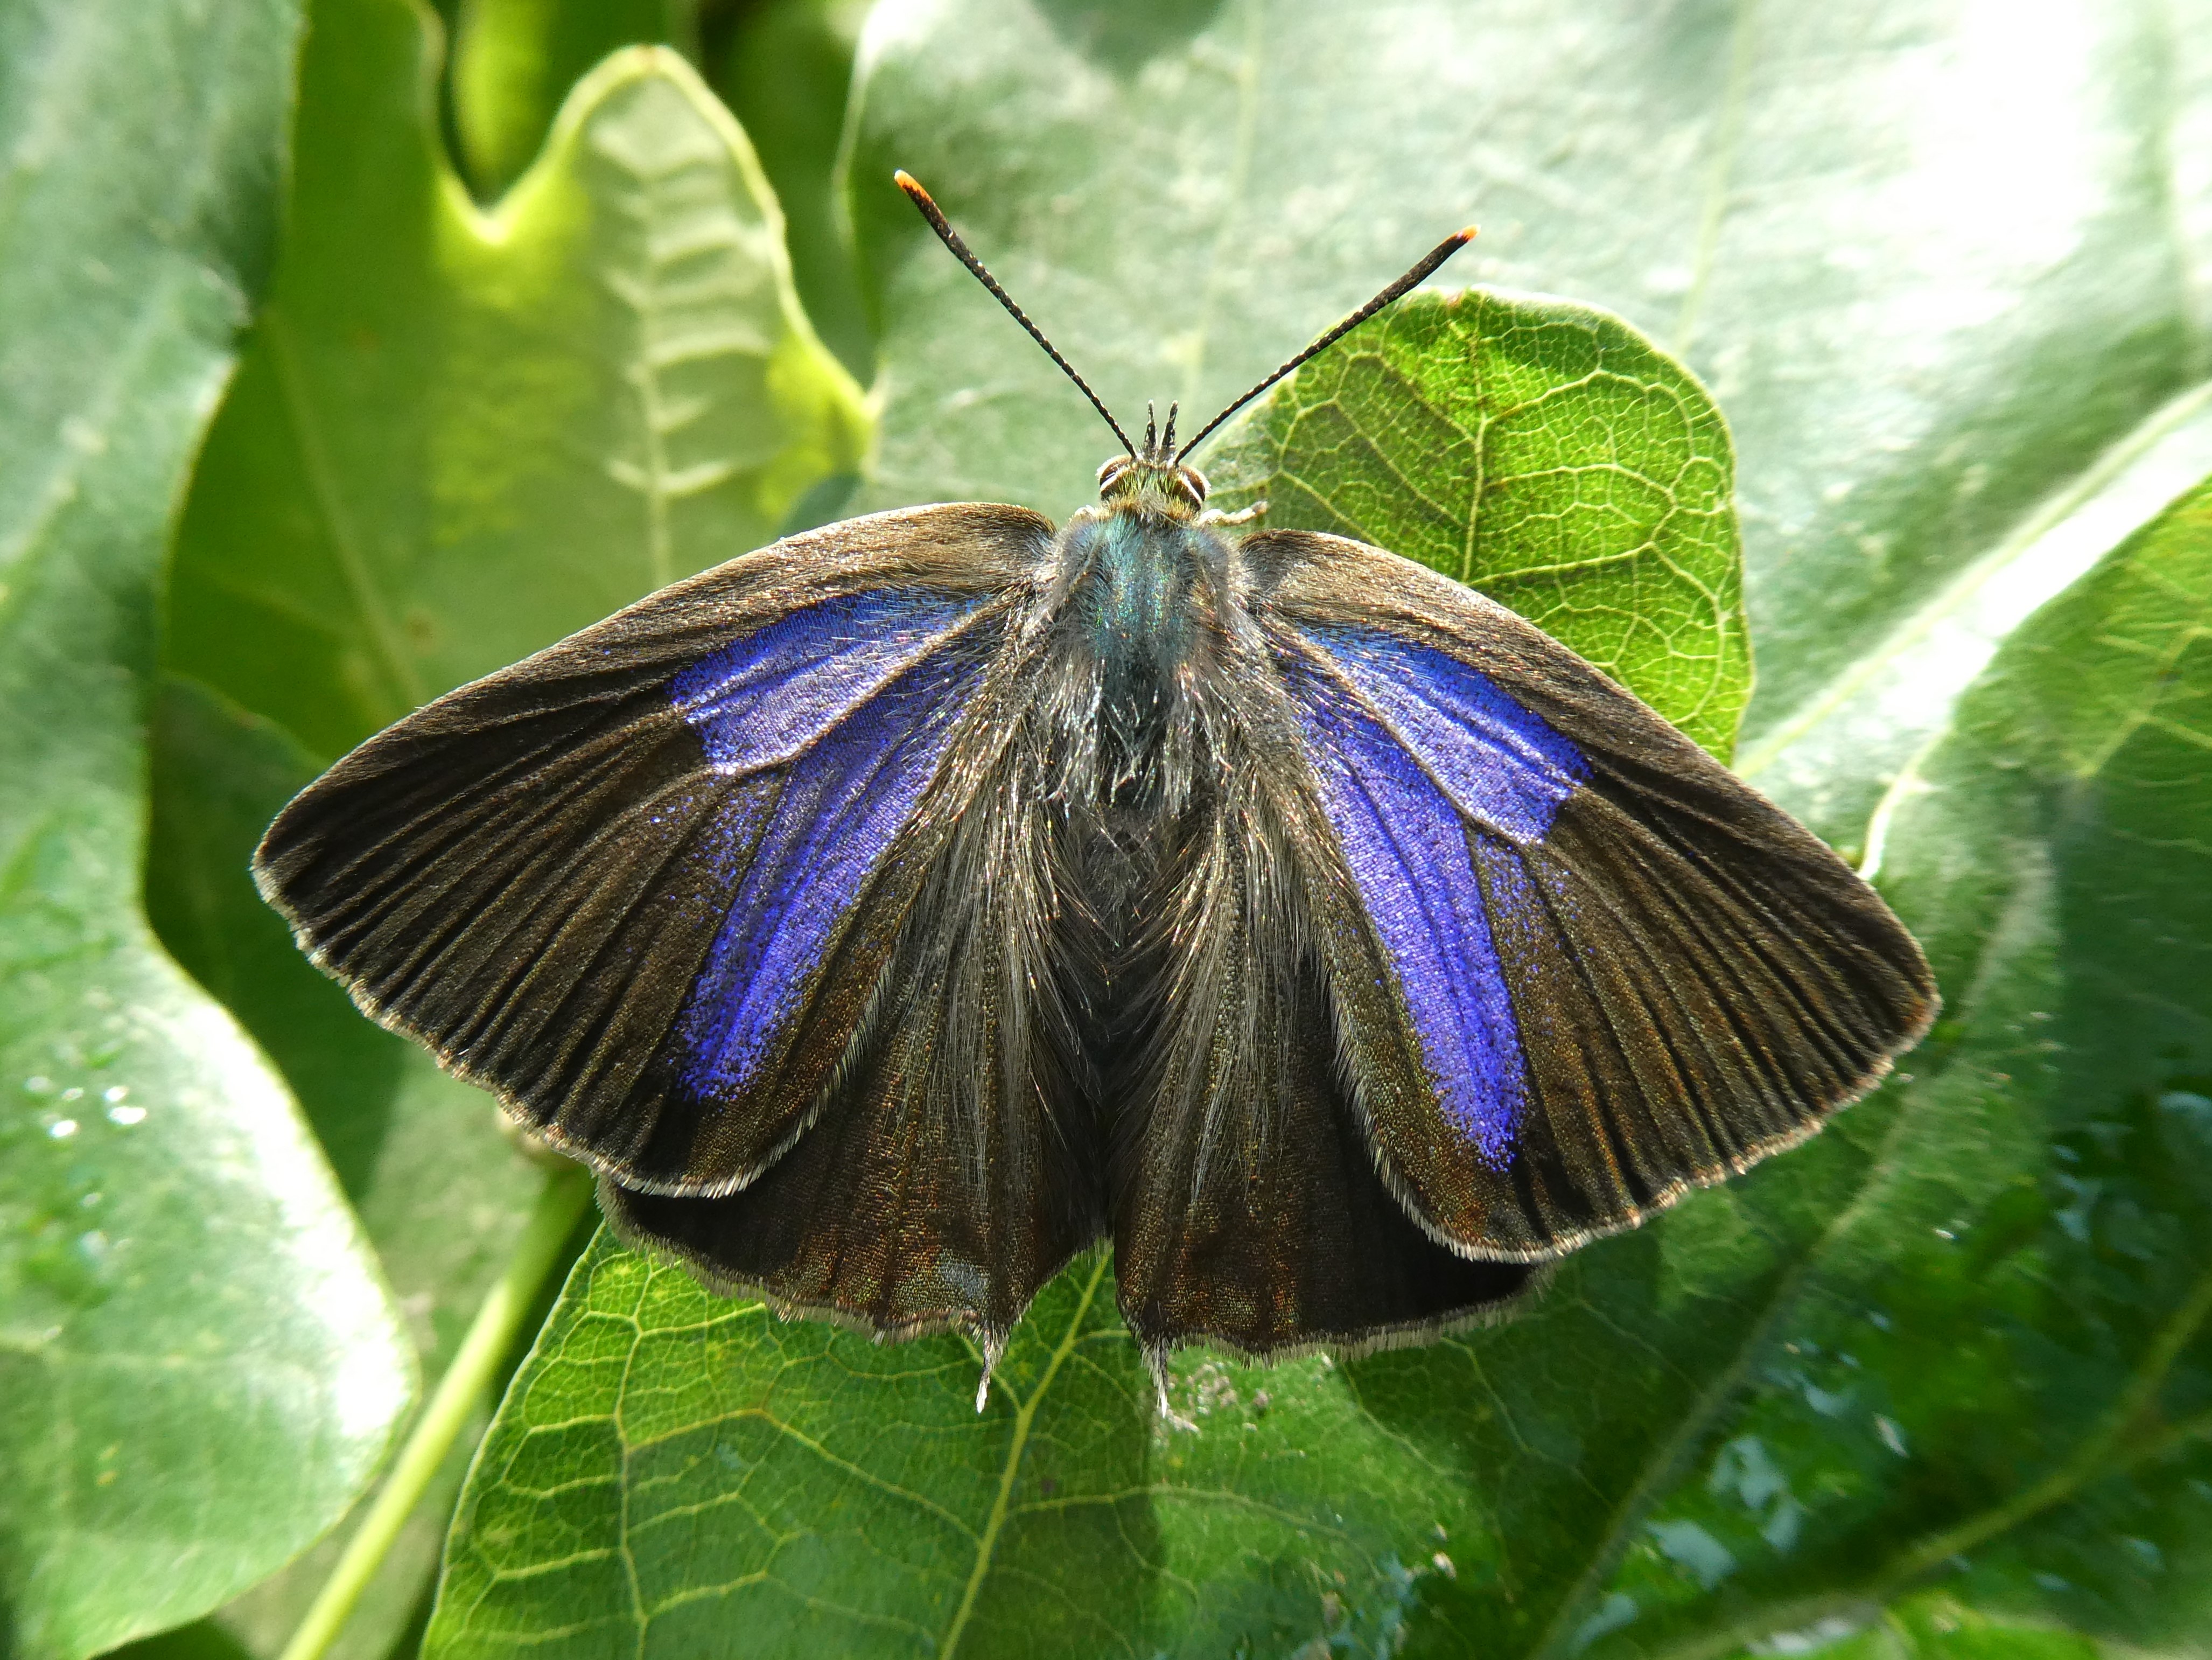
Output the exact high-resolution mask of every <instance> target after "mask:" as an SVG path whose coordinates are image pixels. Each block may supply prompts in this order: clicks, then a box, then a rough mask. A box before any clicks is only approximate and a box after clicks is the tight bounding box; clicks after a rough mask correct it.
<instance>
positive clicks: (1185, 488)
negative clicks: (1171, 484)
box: [1175, 467, 1206, 508]
mask: <svg viewBox="0 0 2212 1660" xmlns="http://www.w3.org/2000/svg"><path fill="white" fill-rule="evenodd" d="M1175 481H1176V489H1180V490H1181V491H1182V493H1183V495H1184V496H1186V497H1187V498H1188V500H1189V502H1190V504H1191V506H1193V507H1194V508H1202V507H1204V506H1205V505H1206V475H1205V474H1204V473H1202V472H1200V471H1199V470H1198V469H1197V468H1196V467H1177V468H1176V470H1175Z"/></svg>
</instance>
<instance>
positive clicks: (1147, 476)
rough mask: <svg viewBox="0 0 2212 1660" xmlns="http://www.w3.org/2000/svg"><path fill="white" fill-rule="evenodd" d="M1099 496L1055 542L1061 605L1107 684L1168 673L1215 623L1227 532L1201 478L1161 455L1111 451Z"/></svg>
mask: <svg viewBox="0 0 2212 1660" xmlns="http://www.w3.org/2000/svg"><path fill="white" fill-rule="evenodd" d="M1099 496H1100V505H1099V506H1098V507H1096V508H1085V509H1084V510H1083V511H1081V512H1079V513H1078V514H1075V515H1074V516H1073V518H1071V519H1070V520H1068V523H1067V526H1066V529H1064V530H1063V531H1062V532H1060V539H1059V546H1058V550H1057V554H1058V560H1059V570H1058V573H1057V584H1056V586H1058V587H1060V590H1061V592H1062V593H1064V594H1065V595H1066V611H1063V612H1062V615H1063V617H1065V618H1066V623H1067V625H1068V626H1069V628H1070V629H1071V631H1072V632H1073V634H1074V635H1075V636H1076V637H1077V638H1079V639H1080V640H1082V641H1083V642H1085V644H1086V645H1087V646H1088V647H1089V648H1090V651H1091V654H1092V655H1093V656H1094V657H1095V658H1096V659H1097V661H1098V662H1099V664H1100V665H1101V666H1102V667H1103V669H1104V670H1105V678H1106V680H1107V683H1108V684H1107V687H1106V690H1107V693H1108V696H1109V697H1110V696H1112V695H1113V691H1114V690H1115V683H1116V682H1121V683H1122V684H1129V683H1131V682H1145V681H1151V682H1153V683H1154V684H1158V682H1161V681H1164V680H1168V679H1170V678H1173V676H1174V673H1175V671H1176V668H1177V667H1178V666H1181V665H1183V664H1186V663H1188V662H1189V661H1190V660H1192V658H1193V656H1194V654H1196V653H1198V652H1200V650H1202V648H1203V636H1204V635H1206V633H1208V632H1209V631H1211V630H1212V629H1218V628H1219V627H1220V626H1221V623H1222V621H1223V620H1224V619H1223V611H1224V608H1225V605H1227V603H1228V599H1229V580H1230V579H1229V567H1230V555H1231V544H1230V542H1229V539H1228V538H1226V537H1225V536H1223V535H1222V534H1221V533H1220V532H1219V531H1218V530H1217V529H1216V528H1214V527H1215V526H1217V525H1220V524H1223V523H1225V522H1227V521H1226V520H1225V518H1224V515H1222V514H1214V513H1207V512H1206V511H1205V506H1206V479H1205V476H1204V475H1203V474H1201V473H1200V472H1199V471H1197V470H1196V469H1195V468H1192V467H1182V466H1177V465H1176V464H1175V463H1174V462H1173V461H1172V460H1171V459H1166V458H1165V457H1158V458H1155V457H1152V456H1146V457H1131V456H1126V455H1123V456H1116V457H1115V459H1113V460H1111V461H1109V462H1108V463H1107V464H1106V465H1105V466H1104V467H1103V468H1101V469H1100V471H1099Z"/></svg>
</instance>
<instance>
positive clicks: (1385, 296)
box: [924, 210, 1475, 463]
mask: <svg viewBox="0 0 2212 1660" xmlns="http://www.w3.org/2000/svg"><path fill="white" fill-rule="evenodd" d="M924 211H927V210H924ZM1474 229H1475V228H1474V226H1473V225H1469V226H1468V228H1466V229H1465V230H1461V231H1454V232H1453V233H1452V234H1450V235H1449V236H1447V237H1446V238H1444V240H1443V241H1441V242H1439V243H1437V245H1436V246H1434V247H1432V248H1431V249H1430V250H1429V251H1428V252H1426V253H1425V254H1423V255H1422V256H1421V258H1420V263H1419V264H1418V265H1415V266H1414V267H1413V270H1411V271H1407V273H1406V274H1405V275H1404V276H1403V277H1400V278H1399V279H1398V280H1397V281H1396V282H1395V283H1392V284H1390V286H1389V288H1387V289H1383V292H1382V293H1380V294H1378V295H1376V296H1375V297H1374V298H1373V299H1372V300H1370V301H1368V302H1367V303H1366V304H1365V305H1364V306H1362V307H1360V308H1359V309H1358V311H1356V312H1354V313H1352V315H1351V316H1349V317H1347V318H1346V319H1344V320H1343V321H1342V322H1341V323H1339V324H1338V325H1336V326H1335V327H1334V328H1333V329H1331V330H1330V331H1328V333H1327V334H1324V335H1322V337H1320V338H1319V339H1318V340H1316V341H1315V342H1314V343H1313V344H1311V345H1310V346H1308V347H1307V348H1306V349H1305V350H1304V351H1302V352H1300V353H1299V354H1298V355H1297V356H1296V357H1293V358H1292V359H1291V361H1290V362H1287V363H1285V364H1284V365H1283V366H1282V368H1279V369H1277V370H1276V371H1275V372H1274V373H1273V374H1271V375H1269V376H1268V377H1267V379H1266V380H1262V381H1261V382H1260V383H1259V384H1258V385H1257V386H1254V387H1253V388H1252V389H1251V391H1249V392H1246V393H1245V394H1244V395H1243V397H1242V398H1238V399H1237V401H1236V402H1235V403H1233V404H1231V405H1230V406H1229V407H1228V408H1227V409H1225V410H1222V411H1221V413H1220V414H1218V415H1217V416H1215V417H1213V419H1212V420H1211V421H1209V422H1207V423H1206V424H1205V425H1204V426H1202V427H1200V429H1198V436H1197V437H1195V438H1194V439H1192V440H1191V441H1190V442H1188V444H1185V445H1184V446H1183V447H1182V448H1181V449H1179V450H1177V451H1176V458H1175V459H1176V461H1177V462H1178V463H1180V462H1181V461H1182V458H1183V457H1184V456H1186V455H1188V454H1189V453H1191V452H1192V451H1193V450H1194V449H1196V448H1197V447H1199V446H1200V444H1203V443H1204V442H1205V441H1206V439H1207V437H1208V436H1209V435H1211V434H1212V431H1213V429H1215V428H1216V427H1218V426H1219V425H1220V424H1221V423H1223V422H1224V421H1226V420H1227V419H1228V418H1229V417H1231V416H1232V415H1234V414H1236V413H1237V410H1241V409H1243V407H1244V406H1245V404H1249V403H1250V402H1251V401H1252V400H1253V399H1254V398H1257V397H1258V396H1259V395H1260V394H1261V392H1265V391H1267V388H1268V387H1270V386H1273V385H1274V384H1275V382H1276V381H1278V380H1281V379H1282V378H1283V377H1284V376H1285V375H1286V374H1289V373H1290V372H1291V370H1292V369H1294V368H1297V366H1298V365H1299V364H1301V363H1303V362H1305V361H1306V359H1308V358H1309V357H1311V356H1315V355H1316V354H1317V353H1320V352H1324V351H1327V350H1328V349H1329V348H1330V347H1331V346H1333V345H1334V344H1336V343H1337V342H1338V341H1340V340H1341V339H1343V338H1344V337H1345V336H1346V335H1347V334H1349V333H1351V332H1352V330H1354V329H1356V328H1358V326H1359V325H1361V324H1362V323H1364V322H1365V321H1366V320H1367V319H1369V318H1370V317H1372V316H1374V315H1375V313H1376V312H1378V311H1380V310H1382V309H1383V307H1385V306H1387V305H1389V303H1390V302H1391V301H1393V300H1395V299H1397V298H1398V297H1399V296H1400V295H1403V294H1404V293H1406V292H1407V290H1408V289H1415V288H1419V286H1420V285H1421V283H1424V282H1425V281H1426V280H1427V279H1428V277H1429V276H1430V275H1431V273H1432V272H1434V271H1435V270H1436V268H1437V266H1439V265H1443V262H1444V261H1445V260H1447V259H1449V258H1451V257H1452V255H1454V254H1455V253H1457V252H1459V251H1460V250H1461V249H1462V248H1463V247H1465V246H1467V245H1468V243H1469V242H1472V241H1473V240H1474ZM954 252H959V250H958V249H957V248H956V249H955V250H954Z"/></svg>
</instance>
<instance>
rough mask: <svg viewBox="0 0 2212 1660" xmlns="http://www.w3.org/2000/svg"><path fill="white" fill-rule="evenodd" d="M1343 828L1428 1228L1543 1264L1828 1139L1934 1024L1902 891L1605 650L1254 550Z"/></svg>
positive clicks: (1394, 1155) (1358, 1037)
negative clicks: (1816, 1132) (1719, 757)
mask: <svg viewBox="0 0 2212 1660" xmlns="http://www.w3.org/2000/svg"><path fill="white" fill-rule="evenodd" d="M1242 553H1243V561H1244V564H1245V569H1247V571H1248V573H1249V574H1250V575H1251V578H1252V582H1253V590H1252V592H1253V604H1254V605H1255V613H1256V614H1257V615H1258V616H1260V617H1261V618H1262V619H1263V622H1264V624H1265V626H1266V627H1267V630H1268V632H1269V635H1270V638H1271V640H1272V642H1273V646H1274V648H1275V651H1276V654H1277V661H1278V665H1279V671H1280V672H1281V675H1282V678H1283V684H1284V687H1285V691H1286V693H1287V696H1288V698H1289V701H1290V703H1291V708H1292V709H1293V711H1294V718H1295V720H1296V721H1297V726H1298V728H1299V731H1300V733H1301V736H1302V739H1303V740H1304V746H1305V751H1306V754H1307V757H1308V758H1309V760H1310V765H1311V769H1312V774H1313V776H1314V778H1315V780H1316V783H1317V787H1318V792H1319V795H1320V799H1321V801H1322V808H1323V812H1324V813H1325V815H1326V817H1327V818H1328V821H1329V826H1330V830H1331V832H1332V836H1331V838H1330V842H1331V845H1329V846H1328V848H1327V850H1326V853H1325V854H1324V855H1323V856H1322V860H1321V861H1320V863H1321V865H1322V868H1318V869H1317V870H1316V873H1315V879H1316V883H1317V884H1318V885H1319V889H1318V890H1317V891H1328V890H1329V889H1331V888H1332V887H1333V888H1334V889H1335V890H1338V891H1348V892H1349V893H1350V894H1351V895H1352V897H1353V899H1354V902H1355V903H1353V905H1352V907H1351V909H1352V912H1353V914H1354V915H1355V916H1356V918H1357V921H1356V922H1354V923H1352V924H1349V925H1346V926H1343V927H1339V928H1337V929H1335V930H1334V931H1333V932H1325V935H1324V937H1325V938H1328V939H1329V940H1330V942H1331V964H1330V974H1331V979H1332V983H1333V984H1334V987H1335V988H1336V989H1337V994H1338V996H1339V999H1340V1006H1341V1007H1342V1010H1343V1018H1342V1020H1341V1022H1340V1042H1341V1043H1342V1044H1343V1046H1344V1049H1345V1050H1346V1059H1347V1061H1348V1063H1349V1064H1350V1065H1351V1066H1352V1068H1353V1070H1354V1071H1355V1072H1356V1073H1358V1076H1359V1078H1360V1079H1361V1083H1362V1085H1363V1090H1362V1100H1363V1104H1364V1110H1365V1113H1366V1117H1367V1125H1368V1130H1369V1134H1370V1137H1371V1140H1372V1144H1373V1150H1374V1154H1375V1157H1376V1161H1377V1163H1378V1165H1379V1166H1380V1168H1381V1169H1382V1171H1383V1174H1384V1177H1385V1178H1386V1180H1388V1181H1389V1183H1390V1185H1391V1187H1392V1190H1393V1191H1394V1192H1395V1193H1396V1194H1397V1195H1399V1197H1400V1198H1401V1200H1402V1201H1404V1203H1405V1204H1406V1206H1407V1210H1408V1211H1409V1213H1411V1214H1413V1216H1414V1217H1415V1218H1417V1219H1419V1222H1420V1223H1421V1225H1423V1226H1424V1227H1425V1229H1427V1230H1428V1231H1430V1233H1431V1234H1432V1235H1433V1236H1434V1237H1437V1238H1438V1239H1440V1240H1443V1241H1445V1242H1448V1243H1450V1244H1451V1245H1452V1246H1453V1247H1454V1248H1455V1249H1458V1250H1463V1251H1466V1252H1468V1253H1469V1254H1472V1255H1476V1256H1491V1257H1498V1258H1504V1259H1509V1260H1510V1259H1517V1260H1522V1261H1537V1260H1542V1259H1544V1258H1547V1257H1551V1256H1557V1255H1559V1254H1560V1253H1561V1252H1564V1251H1565V1250H1571V1249H1572V1248H1573V1247H1575V1246H1576V1245H1577V1244H1580V1243H1583V1242H1584V1241H1586V1240H1588V1239H1589V1238H1592V1237H1595V1236H1598V1235H1601V1234H1604V1233H1607V1232H1611V1231H1615V1230H1617V1229H1619V1228H1621V1227H1625V1226H1628V1225H1632V1224H1634V1223H1635V1222H1636V1221H1638V1219H1641V1218H1642V1217H1644V1215H1646V1214H1648V1213H1650V1212H1651V1211H1652V1210H1654V1209H1656V1208H1658V1207H1663V1206H1664V1205H1666V1204H1668V1203H1670V1202H1671V1201H1673V1200H1674V1198H1675V1197H1677V1196H1679V1195H1680V1194H1681V1193H1682V1192H1684V1191H1685V1190H1686V1189H1687V1188H1689V1187H1691V1186H1694V1185H1698V1184H1700V1183H1709V1182H1713V1181H1717V1180H1719V1179H1722V1178H1723V1177H1726V1176H1728V1175H1729V1174H1731V1173H1733V1172H1735V1171H1741V1170H1742V1169H1744V1168H1745V1167H1746V1166H1747V1165H1748V1164H1751V1163H1752V1162H1753V1161H1755V1160H1756V1159H1758V1158H1761V1157H1763V1156H1764V1155H1765V1154H1766V1153H1768V1152H1773V1151H1775V1150H1777V1149H1778V1148H1780V1147H1782V1146H1787V1145H1789V1144H1790V1143H1791V1142H1793V1141H1795V1140H1798V1139H1801V1138H1802V1137H1803V1136H1804V1135H1806V1134H1810V1133H1811V1131H1812V1130H1813V1129H1814V1128H1817V1127H1818V1126H1819V1124H1820V1121H1821V1119H1822V1118H1823V1117H1824V1116H1826V1114H1828V1113H1829V1112H1831V1111H1832V1110H1835V1109H1836V1108H1837V1107H1839V1106H1841V1105H1844V1104H1846V1103H1848V1102H1849V1101H1850V1100H1852V1099H1855V1098H1857V1096H1859V1095H1860V1094H1862V1093H1863V1092H1864V1091H1866V1090H1867V1089H1868V1088H1869V1087H1871V1085H1873V1083H1874V1082H1875V1080H1876V1079H1878V1078H1879V1077H1880V1076H1881V1073H1883V1072H1884V1071H1885V1070H1887V1067H1888V1064H1889V1061H1890V1057H1891V1056H1892V1055H1894V1054H1895V1053H1896V1052H1897V1051H1899V1049H1903V1048H1905V1046H1907V1045H1908V1044H1910V1043H1912V1042H1913V1041H1915V1040H1916V1039H1917V1037H1919V1036H1920V1035H1921V1033H1923V1031H1926V1029H1927V1026H1928V1024H1929V1021H1930V1019H1931V1018H1933V1015H1934V1012H1935V1008H1936V996H1935V988H1934V985H1933V982H1932V980H1931V979H1930V977H1929V972H1928V969H1927V965H1926V963H1925V961H1924V960H1923V958H1922V957H1921V954H1920V952H1919V949H1918V947H1917V946H1916V945H1915V944H1914V942H1913V941H1912V939H1911V936H1910V935H1909V934H1907V933H1905V929H1904V928H1903V927H1902V926H1901V925H1900V924H1899V922H1898V921H1897V919H1896V918H1895V917H1894V916H1893V915H1891V914H1890V912H1889V910H1888V909H1887V906H1885V905H1884V904H1883V903H1881V899H1880V898H1879V897H1877V896H1876V895H1875V893H1874V891H1872V890H1871V889H1870V888H1869V887H1868V886H1867V885H1865V884H1864V883H1863V882H1862V881H1861V880H1860V879H1858V878H1857V876H1856V875H1855V874H1853V873H1852V872H1851V871H1850V869H1849V868H1848V867H1847V866H1844V864H1843V862H1842V861H1841V860H1838V858H1837V857H1836V856H1835V855H1834V854H1833V853H1832V852H1831V851H1830V850H1829V849H1828V848H1826V847H1825V846H1824V845H1823V844H1822V843H1820V842H1819V841H1818V840H1817V839H1816V838H1814V836H1811V835H1810V834H1809V833H1808V832H1807V831H1806V830H1804V829H1803V828H1802V827H1801V826H1800V825H1798V824H1796V822H1795V821H1793V820H1792V819H1790V818H1789V817H1788V816H1787V815H1786V814H1784V813H1783V812H1780V811H1779V810H1778V809H1777V808H1775V807H1774V806H1771V804H1770V803H1768V802H1767V801H1765V800H1764V799H1763V798H1762V797H1760V796H1759V794H1757V793H1756V792H1754V791H1753V790H1751V789H1749V788H1748V787H1746V786H1745V785H1743V784H1742V783H1741V782H1740V781H1737V780H1736V779H1735V777H1734V776H1733V775H1730V774H1729V772H1728V771H1727V769H1724V768H1723V767H1721V766H1719V765H1718V764H1717V763H1715V762H1714V761H1712V759H1711V757H1708V756H1706V755H1705V753H1704V752H1703V751H1700V750H1699V749H1698V748H1697V746H1696V745H1693V744H1692V743H1691V742H1690V741H1689V740H1688V739H1686V738H1684V737H1683V736H1682V735H1681V734H1680V733H1678V732H1676V731H1675V730H1674V728H1673V727H1670V726H1668V724H1667V723H1666V722H1665V721H1662V719H1660V717H1659V716H1657V715H1656V714H1654V713H1652V711H1651V710H1650V709H1649V708H1646V707H1645V706H1644V704H1642V703H1640V702H1638V701H1637V700H1636V699H1635V698H1633V697H1632V696H1630V695H1629V694H1628V693H1626V691H1624V690H1622V689H1621V688H1620V687H1619V686H1617V685H1615V684H1613V682H1612V681H1610V680H1608V679H1607V678H1605V677H1604V676H1603V675H1601V674H1600V673H1599V672H1597V671H1596V670H1595V669H1594V668H1592V667H1591V666H1589V664H1587V663H1585V662H1583V660H1581V659H1580V658H1578V657H1577V656H1576V655H1575V654H1573V653H1571V652H1570V651H1568V650H1567V649H1566V648H1564V647H1562V646H1560V645H1559V644H1558V643H1557V642H1554V641H1553V640H1551V639H1550V638H1549V637H1547V635H1543V634H1542V633H1541V632H1540V631H1539V630H1537V629H1534V628H1531V627H1530V626H1529V625H1528V624H1527V623H1523V622H1522V621H1521V620H1520V619H1519V618H1518V617H1514V616H1513V615H1512V614H1511V613H1510V612H1509V611H1505V610H1504V609H1503V608H1502V607H1499V606H1498V605H1493V604H1492V603H1491V602H1489V601H1488V600H1486V599H1482V598H1480V596H1479V595H1475V594H1472V593H1468V591H1467V590H1465V589H1463V588H1460V587H1457V586H1456V585H1455V584H1451V583H1449V582H1447V581H1444V580H1443V578H1441V577H1438V576H1436V575H1434V574H1432V573H1431V572H1428V571H1425V570H1423V569H1421V568H1419V567H1418V566H1415V565H1413V564H1412V563H1411V562H1407V561H1405V560H1402V559H1399V558H1397V557H1396V556H1393V555H1390V554H1387V553H1383V552H1382V551H1381V550H1376V549H1373V548H1369V547H1365V546H1363V545H1362V544H1358V543H1353V542H1347V541H1345V540H1342V539H1341V538H1334V537H1328V536H1322V535H1318V534H1313V533H1309V532H1263V533H1261V534H1260V535H1258V536H1255V537H1253V538H1249V539H1248V540H1247V541H1246V543H1245V544H1243V550H1242Z"/></svg>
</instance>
